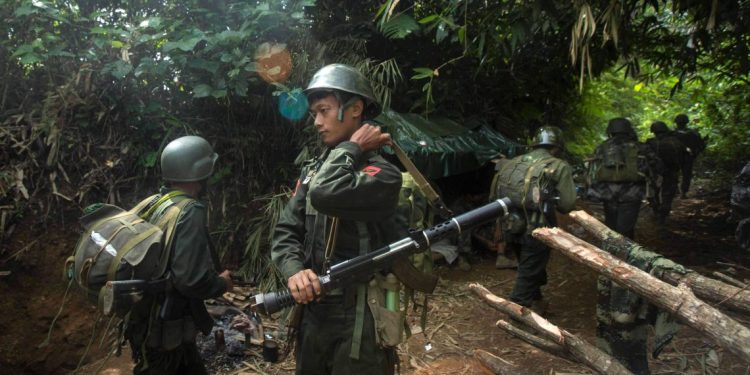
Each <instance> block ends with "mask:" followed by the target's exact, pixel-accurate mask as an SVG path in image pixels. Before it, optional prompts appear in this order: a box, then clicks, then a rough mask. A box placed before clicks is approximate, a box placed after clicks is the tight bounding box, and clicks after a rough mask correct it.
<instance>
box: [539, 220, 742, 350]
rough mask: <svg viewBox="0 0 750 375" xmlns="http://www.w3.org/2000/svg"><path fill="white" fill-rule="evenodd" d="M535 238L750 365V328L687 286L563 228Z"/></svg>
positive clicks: (541, 231)
mask: <svg viewBox="0 0 750 375" xmlns="http://www.w3.org/2000/svg"><path fill="white" fill-rule="evenodd" d="M532 235H533V236H534V237H535V238H537V239H539V240H541V241H543V242H544V243H546V244H547V245H549V246H551V247H553V248H555V249H557V250H560V251H561V252H562V253H563V254H565V255H567V256H569V257H570V258H572V259H573V260H575V261H576V262H579V263H581V264H584V265H586V266H588V267H590V268H593V269H594V270H596V271H597V272H598V273H601V274H602V275H604V276H606V277H607V278H609V279H610V280H612V281H614V282H616V283H618V284H620V285H622V286H624V287H626V288H628V289H630V290H632V291H634V292H635V293H637V294H638V295H640V296H642V297H644V298H646V299H647V300H648V301H649V302H651V303H652V304H654V305H656V306H657V307H659V308H661V309H663V310H665V311H668V312H670V313H672V314H673V315H674V316H675V317H677V319H679V320H680V321H681V322H682V323H685V324H687V325H689V326H690V327H693V328H695V329H697V330H699V331H701V332H703V333H704V334H705V335H707V336H708V337H711V338H712V339H714V340H715V341H716V342H717V343H719V345H721V346H722V347H724V348H726V349H727V350H729V351H731V352H733V353H735V354H737V355H738V356H739V357H740V358H742V359H744V360H745V361H747V362H750V329H747V328H746V327H745V326H743V325H742V324H740V323H738V322H737V321H736V320H734V319H732V318H730V317H728V316H726V315H724V314H723V313H722V312H721V311H719V310H718V309H716V308H714V307H712V306H710V305H708V304H707V303H705V302H703V301H701V300H699V299H698V298H696V297H695V295H694V294H693V293H692V291H691V290H690V288H689V287H688V286H687V285H685V284H680V285H679V286H678V287H676V288H675V287H673V286H672V285H669V284H667V283H666V282H663V281H661V280H659V279H657V278H655V277H653V276H651V275H650V274H648V273H646V272H644V271H641V270H640V269H638V268H636V267H633V266H631V265H629V264H627V263H626V262H624V261H622V260H620V259H617V258H616V257H614V256H613V255H611V254H609V253H607V252H606V251H604V250H601V249H599V248H597V247H596V246H594V245H592V244H590V243H588V242H586V241H583V240H581V239H579V238H577V237H575V236H573V235H572V234H570V233H568V232H565V231H564V230H562V229H559V228H539V229H536V230H534V232H533V233H532Z"/></svg>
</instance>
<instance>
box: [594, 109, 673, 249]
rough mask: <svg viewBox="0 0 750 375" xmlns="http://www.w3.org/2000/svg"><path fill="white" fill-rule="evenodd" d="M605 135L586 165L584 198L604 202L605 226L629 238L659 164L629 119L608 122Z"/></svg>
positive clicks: (633, 230) (658, 170)
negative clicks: (606, 136)
mask: <svg viewBox="0 0 750 375" xmlns="http://www.w3.org/2000/svg"><path fill="white" fill-rule="evenodd" d="M607 135H608V136H609V138H608V139H607V140H606V141H604V142H603V143H602V144H600V145H599V146H598V147H597V148H596V150H595V151H594V156H593V157H592V159H591V161H590V163H589V174H588V175H589V189H588V191H587V196H588V197H589V198H590V199H592V200H597V201H602V202H603V203H604V221H605V224H607V226H608V227H610V228H612V229H613V230H615V231H616V232H618V233H621V234H622V235H624V236H627V237H629V238H631V239H633V238H634V236H635V224H636V221H637V220H638V211H639V210H640V208H641V201H643V198H644V196H645V195H646V182H647V181H650V183H652V184H653V185H655V184H654V183H653V181H654V180H655V178H656V177H657V175H658V174H659V173H660V171H661V162H660V161H659V158H658V157H657V156H656V155H655V154H654V152H653V151H651V149H650V148H649V147H648V146H646V145H645V144H643V143H641V142H638V137H637V136H636V134H635V131H634V130H633V126H632V125H631V123H630V120H628V119H625V118H621V117H618V118H614V119H612V120H610V121H609V124H607Z"/></svg>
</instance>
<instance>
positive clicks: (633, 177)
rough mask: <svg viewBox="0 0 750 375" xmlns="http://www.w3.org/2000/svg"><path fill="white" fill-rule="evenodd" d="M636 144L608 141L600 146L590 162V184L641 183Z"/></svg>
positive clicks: (642, 178) (642, 177) (641, 176)
mask: <svg viewBox="0 0 750 375" xmlns="http://www.w3.org/2000/svg"><path fill="white" fill-rule="evenodd" d="M638 158H639V155H638V144H637V142H615V141H613V140H609V141H607V142H605V143H603V144H602V145H601V147H600V148H599V149H598V150H597V153H596V155H595V157H594V160H592V163H591V167H590V168H591V169H590V172H589V173H590V176H591V178H592V182H641V181H644V176H643V174H641V173H640V172H639V171H638V164H639V163H638Z"/></svg>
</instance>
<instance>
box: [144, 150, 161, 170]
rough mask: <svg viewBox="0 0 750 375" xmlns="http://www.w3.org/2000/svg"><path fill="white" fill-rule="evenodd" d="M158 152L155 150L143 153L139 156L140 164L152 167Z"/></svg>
mask: <svg viewBox="0 0 750 375" xmlns="http://www.w3.org/2000/svg"><path fill="white" fill-rule="evenodd" d="M158 155H159V153H158V152H157V151H150V152H147V153H145V154H144V155H143V156H142V157H141V165H143V166H144V167H146V168H152V167H153V166H155V165H156V159H157V156H158Z"/></svg>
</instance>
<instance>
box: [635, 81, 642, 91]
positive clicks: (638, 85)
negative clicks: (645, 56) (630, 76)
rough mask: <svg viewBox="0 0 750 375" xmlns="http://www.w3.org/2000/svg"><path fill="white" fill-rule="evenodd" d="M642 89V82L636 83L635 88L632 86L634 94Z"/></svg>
mask: <svg viewBox="0 0 750 375" xmlns="http://www.w3.org/2000/svg"><path fill="white" fill-rule="evenodd" d="M642 89H643V82H639V83H636V84H635V86H633V90H635V92H638V91H641V90H642Z"/></svg>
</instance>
